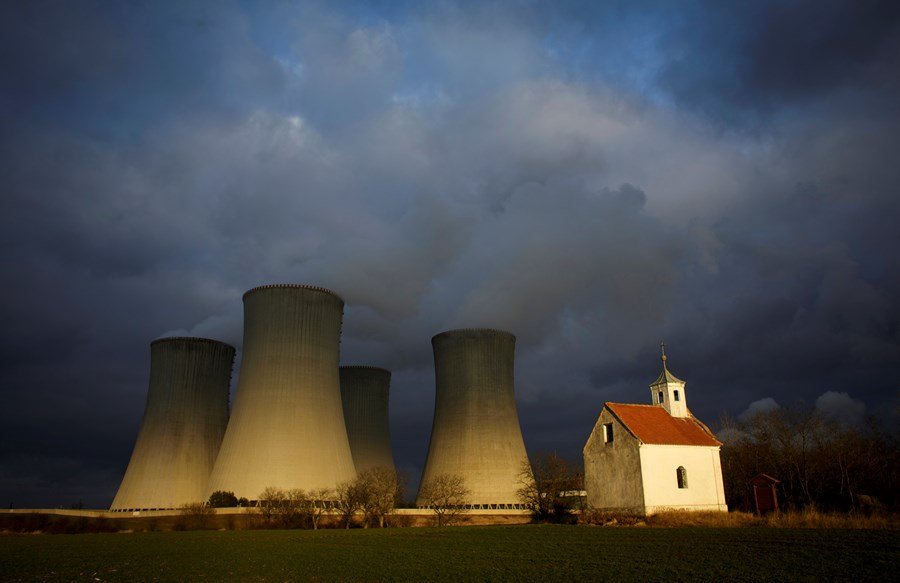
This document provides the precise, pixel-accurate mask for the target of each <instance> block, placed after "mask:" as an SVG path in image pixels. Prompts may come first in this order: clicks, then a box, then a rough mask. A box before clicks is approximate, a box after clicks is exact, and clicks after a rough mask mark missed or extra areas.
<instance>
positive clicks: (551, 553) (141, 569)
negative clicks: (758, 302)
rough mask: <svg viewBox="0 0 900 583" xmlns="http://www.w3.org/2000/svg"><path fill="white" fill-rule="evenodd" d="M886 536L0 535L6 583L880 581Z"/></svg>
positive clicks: (898, 541) (470, 531) (890, 537)
mask: <svg viewBox="0 0 900 583" xmlns="http://www.w3.org/2000/svg"><path fill="white" fill-rule="evenodd" d="M898 559H900V536H898V533H897V531H891V530H880V531H878V530H872V531H865V530H857V531H851V530H789V529H757V528H747V529H702V528H687V529H676V528H673V529H663V528H659V529H647V528H591V527H573V526H539V525H536V526H515V527H466V528H445V529H433V528H416V529H388V530H381V531H378V530H351V531H342V530H326V531H318V532H313V531H225V532H215V531H213V532H209V531H206V532H159V533H140V534H87V535H58V536H27V535H26V536H3V537H0V579H2V580H3V581H55V580H59V581H71V580H89V581H95V580H100V581H134V580H139V581H184V580H209V581H219V580H224V579H239V580H250V581H286V580H294V581H296V580H300V581H303V580H309V579H319V580H354V581H359V580H370V581H371V580H385V579H391V580H414V581H424V580H444V581H458V580H460V579H470V580H485V579H491V580H509V581H513V580H521V579H524V578H531V579H551V580H583V581H587V580H598V579H603V580H617V579H628V580H664V581H697V580H715V581H721V580H723V579H728V580H732V581H741V580H746V581H750V580H758V581H772V580H823V579H824V580H828V579H842V580H879V579H882V580H887V579H888V578H889V577H890V576H891V575H892V574H894V573H895V569H896V564H897V561H898Z"/></svg>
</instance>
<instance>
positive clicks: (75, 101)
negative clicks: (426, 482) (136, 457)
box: [0, 2, 900, 505]
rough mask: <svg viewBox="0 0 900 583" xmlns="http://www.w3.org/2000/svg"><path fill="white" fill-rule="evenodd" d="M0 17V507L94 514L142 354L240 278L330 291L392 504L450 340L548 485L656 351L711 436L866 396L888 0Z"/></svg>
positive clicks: (875, 290) (417, 459)
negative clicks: (478, 350) (364, 379)
mask: <svg viewBox="0 0 900 583" xmlns="http://www.w3.org/2000/svg"><path fill="white" fill-rule="evenodd" d="M4 10H5V11H6V12H7V14H6V15H5V16H7V17H6V18H3V19H0V22H2V23H3V24H2V25H0V26H3V27H4V29H3V31H2V32H3V34H2V35H0V37H2V40H0V42H2V43H3V51H2V55H3V57H2V59H3V62H2V65H3V67H2V68H0V71H2V72H0V79H2V85H0V86H2V96H0V103H2V105H3V108H2V109H3V111H2V116H3V119H4V121H5V124H6V126H7V127H8V128H9V131H7V132H4V134H3V136H2V137H0V175H2V177H3V185H4V187H3V195H2V196H3V202H4V213H2V214H0V242H2V244H3V248H4V252H3V253H4V255H3V257H4V261H3V268H4V272H3V273H4V280H5V281H4V284H5V285H4V286H3V288H2V291H0V299H2V306H3V307H2V309H0V322H2V324H3V326H4V330H5V331H6V334H5V335H4V339H3V340H2V342H0V363H2V364H3V367H2V369H0V391H2V398H3V402H4V403H5V404H6V405H8V406H6V407H4V408H3V409H2V410H0V499H5V498H9V499H10V500H12V501H14V502H15V503H16V504H17V505H23V504H59V503H70V502H74V501H76V500H77V499H78V498H82V499H84V501H85V502H86V503H88V504H91V505H100V504H106V503H108V502H109V499H110V496H111V494H112V492H113V491H114V490H115V488H116V486H117V481H118V480H119V479H120V477H121V474H122V472H123V471H124V468H125V464H126V463H127V459H128V455H129V453H130V449H131V447H132V445H133V443H134V439H135V436H136V434H137V427H138V424H139V421H140V415H141V413H142V408H143V402H144V398H145V391H146V386H147V378H148V374H149V373H148V366H149V350H148V343H149V341H150V340H152V339H153V338H156V337H158V336H161V335H165V334H196V335H204V336H209V337H213V338H219V339H222V340H225V341H227V342H230V343H233V344H235V345H236V346H237V347H238V348H239V349H240V343H241V334H242V306H241V299H240V298H241V294H242V292H243V291H245V290H246V289H248V288H250V287H252V286H254V285H258V284H262V283H270V282H288V281H298V282H309V283H315V284H318V285H324V286H328V287H331V288H333V289H335V290H336V291H338V292H339V293H340V294H341V295H342V296H343V297H344V298H345V300H346V302H347V307H346V311H345V325H344V337H343V342H342V359H343V360H344V361H345V362H348V363H350V362H352V363H372V364H377V365H381V366H386V367H389V368H391V369H392V370H393V371H394V376H393V387H392V401H391V408H392V410H391V419H392V431H393V436H394V441H395V451H396V454H397V456H396V457H397V460H398V464H399V465H400V466H401V467H402V468H404V469H405V470H406V471H408V472H409V473H410V474H411V478H412V481H413V484H415V482H416V481H417V479H418V476H417V475H416V473H417V472H418V471H420V469H421V466H422V464H423V462H424V455H425V450H426V448H427V440H428V435H429V431H430V424H431V419H432V412H433V402H434V395H433V390H434V389H433V371H432V368H431V366H432V362H431V346H430V343H429V339H430V338H431V336H432V335H434V334H435V333H437V332H440V331H442V330H445V329H447V328H450V327H456V326H495V327H502V328H506V329H509V330H510V331H512V332H513V333H515V334H516V335H517V337H518V343H517V368H516V384H517V396H518V400H519V407H520V419H521V422H522V425H523V431H524V434H525V439H526V443H527V446H528V448H529V450H530V451H532V452H536V451H546V450H557V451H559V452H560V453H561V454H562V455H564V457H567V458H571V459H577V458H578V456H579V451H580V448H581V446H582V445H583V441H584V439H586V436H587V434H588V433H589V431H590V427H591V424H592V423H593V421H594V418H595V416H596V412H597V411H598V410H599V408H600V406H601V405H602V403H603V402H604V401H606V400H613V401H624V402H645V401H646V397H647V391H648V389H647V384H648V382H649V381H651V380H652V379H653V378H655V376H656V374H657V367H658V363H659V361H658V342H659V340H660V339H661V338H664V339H665V340H666V342H667V343H668V344H669V346H670V364H671V365H672V368H673V370H674V371H675V372H676V374H679V376H682V377H684V378H685V380H687V381H688V393H689V399H690V406H691V409H692V410H693V411H694V412H695V413H697V414H698V415H699V416H700V417H701V418H702V419H704V420H706V421H708V422H714V421H715V419H716V418H717V416H718V415H719V414H720V413H722V412H730V413H731V414H735V415H737V414H740V413H741V412H742V411H744V410H746V409H748V407H750V408H753V407H754V406H756V407H757V408H758V407H760V406H762V405H760V403H762V404H769V403H770V401H769V400H767V399H771V400H774V401H775V402H777V403H779V404H782V405H790V404H793V403H795V402H797V401H798V400H799V401H803V402H805V403H807V404H809V405H812V404H814V403H815V404H816V405H817V406H819V407H820V409H823V410H825V409H827V410H828V411H829V412H831V413H833V414H835V415H838V414H839V413H840V412H841V411H846V412H847V415H845V417H847V418H848V419H851V420H854V422H855V420H857V419H858V417H859V416H860V415H861V414H862V413H861V411H862V412H865V411H886V408H884V407H881V406H880V405H882V404H883V403H884V402H885V401H891V402H892V400H895V399H896V397H895V396H894V395H895V393H896V390H897V386H896V383H895V382H893V381H891V379H892V378H893V372H892V371H893V369H894V368H895V365H896V361H897V356H898V346H900V326H898V322H900V317H898V309H900V306H898V301H897V298H898V297H900V293H898V292H900V275H898V274H900V265H898V262H900V259H898V257H900V256H898V255H897V254H895V253H892V250H893V249H895V248H897V247H898V244H900V241H898V235H897V229H896V228H894V225H893V223H894V222H895V219H894V217H896V216H897V215H898V211H900V209H898V202H897V199H896V192H897V184H898V183H900V170H898V168H897V166H896V164H895V163H894V161H893V157H894V153H895V152H896V151H897V146H898V143H897V142H898V137H897V136H900V127H898V126H900V124H898V121H900V120H898V116H897V115H896V105H895V104H896V103H897V100H896V97H897V88H898V87H897V84H896V77H895V75H896V72H895V71H894V69H893V68H891V67H889V66H888V65H889V64H890V62H891V58H892V54H894V53H893V51H895V50H896V46H897V39H896V29H897V25H896V22H897V18H896V12H897V10H896V9H895V8H893V6H892V5H891V4H886V3H885V4H878V3H855V4H852V5H851V4H832V3H816V5H815V9H813V8H810V7H809V6H808V5H807V4H805V3H792V4H789V5H784V6H782V5H781V4H777V5H776V4H759V3H753V4H747V5H742V6H740V7H728V8H726V7H724V5H722V4H720V3H689V4H681V5H675V4H674V3H670V2H661V3H653V2H647V3H639V4H633V3H626V2H611V3H584V4H579V3H554V4H552V5H549V4H547V5H544V4H533V3H523V4H518V3H515V4H508V3H500V2H498V3H489V4H485V3H478V4H455V3H446V4H442V5H441V6H439V7H435V8H423V7H404V6H403V5H401V4H391V5H388V4H385V5H381V6H368V7H366V8H365V9H363V8H361V7H359V5H357V4H353V3H348V4H342V5H340V6H337V7H331V6H326V5H325V4H316V3H296V4H295V3H278V4H272V5H266V6H249V7H248V6H243V5H238V4H230V3H227V4H223V3H216V4H205V3H192V4H189V5H183V4H171V5H168V4H159V3H150V4H143V5H138V6H137V7H132V6H130V5H128V6H125V5H121V6H115V5H112V4H105V3H104V4H99V5H92V4H87V3H85V4H80V5H78V8H77V9H76V8H73V7H72V5H57V4H47V5H44V4H37V3H28V4H22V5H16V6H11V7H5V8H4ZM748 120H750V121H752V122H754V132H752V133H749V132H746V131H745V130H746V127H747V121H748ZM761 120H762V121H765V122H766V123H756V122H759V121H761ZM861 406H862V407H863V408H861ZM885 414H887V413H885ZM3 497H5V498H3Z"/></svg>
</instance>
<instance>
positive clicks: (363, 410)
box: [341, 366, 394, 472]
mask: <svg viewBox="0 0 900 583" xmlns="http://www.w3.org/2000/svg"><path fill="white" fill-rule="evenodd" d="M390 387H391V371H389V370H384V369H383V368H378V367H375V366H342V367H341V400H342V401H343V403H344V421H345V422H346V423H347V437H348V438H349V439H350V451H351V453H352V454H353V463H354V465H355V466H356V471H357V472H361V471H363V470H365V469H367V468H372V467H375V466H385V467H388V468H391V469H394V456H393V454H392V453H391V432H390V429H389V428H388V392H389V390H390Z"/></svg>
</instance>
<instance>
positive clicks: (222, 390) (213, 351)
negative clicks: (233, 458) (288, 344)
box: [110, 338, 234, 511]
mask: <svg viewBox="0 0 900 583" xmlns="http://www.w3.org/2000/svg"><path fill="white" fill-rule="evenodd" d="M233 363H234V348H233V347H231V346H229V345H228V344H225V343H223V342H218V341H216V340H208V339H206V338H163V339H160V340H156V341H154V342H152V343H151V344H150V387H149V390H148V391H147V404H146V408H145V410H144V418H143V420H142V421H141V428H140V431H139V433H138V437H137V442H136V443H135V446H134V451H133V453H132V454H131V460H130V461H129V463H128V469H127V470H126V471H125V477H124V478H123V479H122V484H121V485H120V486H119V491H118V493H117V494H116V497H115V499H114V500H113V503H112V506H111V507H110V510H113V511H125V510H155V509H170V508H178V507H180V506H182V505H184V504H187V503H190V502H198V501H200V500H205V499H206V487H207V483H208V482H209V475H210V472H211V470H212V468H213V463H214V462H215V459H216V455H217V454H218V452H219V446H220V445H221V443H222V436H223V435H224V434H225V426H226V424H227V423H228V391H229V388H230V385H231V368H232V365H233Z"/></svg>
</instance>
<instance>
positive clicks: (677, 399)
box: [675, 391, 681, 401]
mask: <svg viewBox="0 0 900 583" xmlns="http://www.w3.org/2000/svg"><path fill="white" fill-rule="evenodd" d="M675 400H676V401H680V400H681V397H679V396H678V391H675Z"/></svg>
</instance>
